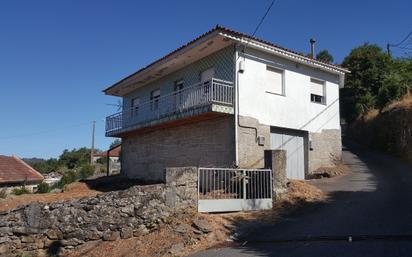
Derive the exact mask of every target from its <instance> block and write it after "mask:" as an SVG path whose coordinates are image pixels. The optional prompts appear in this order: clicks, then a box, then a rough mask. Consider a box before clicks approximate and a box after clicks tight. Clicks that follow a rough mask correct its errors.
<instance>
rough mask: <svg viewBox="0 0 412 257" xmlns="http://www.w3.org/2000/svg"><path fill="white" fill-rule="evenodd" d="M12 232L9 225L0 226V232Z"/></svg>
mask: <svg viewBox="0 0 412 257" xmlns="http://www.w3.org/2000/svg"><path fill="white" fill-rule="evenodd" d="M11 232H12V229H11V228H9V227H1V228H0V234H9V233H11Z"/></svg>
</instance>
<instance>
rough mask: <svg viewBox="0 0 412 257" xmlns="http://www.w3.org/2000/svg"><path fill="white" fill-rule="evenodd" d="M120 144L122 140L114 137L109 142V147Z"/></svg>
mask: <svg viewBox="0 0 412 257" xmlns="http://www.w3.org/2000/svg"><path fill="white" fill-rule="evenodd" d="M121 144H122V141H121V140H120V139H119V138H116V139H115V140H114V141H113V142H112V143H111V144H110V146H109V148H113V147H116V146H118V145H121Z"/></svg>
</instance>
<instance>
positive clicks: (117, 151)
mask: <svg viewBox="0 0 412 257" xmlns="http://www.w3.org/2000/svg"><path fill="white" fill-rule="evenodd" d="M121 150H122V147H121V146H118V147H116V148H114V149H113V150H111V151H110V157H120V151H121ZM94 156H100V157H106V156H107V151H105V152H99V153H95V154H94Z"/></svg>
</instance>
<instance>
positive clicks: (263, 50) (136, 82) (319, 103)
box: [104, 26, 348, 180]
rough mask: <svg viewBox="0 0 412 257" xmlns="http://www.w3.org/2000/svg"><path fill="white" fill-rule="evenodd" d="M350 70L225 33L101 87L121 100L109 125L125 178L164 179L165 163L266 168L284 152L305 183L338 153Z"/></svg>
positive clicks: (211, 34)
mask: <svg viewBox="0 0 412 257" xmlns="http://www.w3.org/2000/svg"><path fill="white" fill-rule="evenodd" d="M346 72H348V71H347V70H345V69H343V68H341V67H338V66H335V65H331V64H327V63H323V62H320V61H317V60H315V59H312V58H308V57H306V56H302V55H301V54H298V53H296V52H293V51H291V50H288V49H285V48H283V47H280V46H277V45H275V44H273V43H270V42H267V41H264V40H261V39H258V38H255V37H252V36H249V35H246V34H243V33H239V32H236V31H233V30H230V29H227V28H224V27H220V26H217V27H216V28H214V29H212V30H210V31H208V32H206V33H205V34H203V35H201V36H199V37H198V38H196V39H194V40H193V41H191V42H189V43H187V44H186V45H183V46H182V47H180V48H178V49H176V50H175V51H173V52H171V53H169V54H167V55H166V56H164V57H162V58H161V59H159V60H157V61H155V62H153V63H151V64H150V65H148V66H146V67H144V68H142V69H140V70H138V71H137V72H135V73H133V74H132V75H130V76H128V77H126V78H124V79H122V80H121V81H119V82H117V83H115V84H114V85H113V86H111V87H109V88H107V89H105V90H104V93H105V94H107V95H112V96H118V97H122V98H123V110H122V111H121V112H120V113H116V114H113V115H111V116H108V117H107V119H106V136H109V137H121V138H122V158H121V160H122V174H124V175H125V176H127V177H129V178H138V179H144V180H162V179H163V171H164V169H165V167H182V166H202V167H234V166H235V167H241V168H263V166H264V151H265V150H270V149H284V150H286V152H287V176H288V177H289V178H292V179H304V178H305V176H306V175H307V174H308V173H310V172H311V171H313V170H315V169H317V168H319V167H321V166H331V165H333V162H334V160H335V159H339V158H340V157H341V129H340V115H339V88H340V87H343V83H344V76H345V73H346Z"/></svg>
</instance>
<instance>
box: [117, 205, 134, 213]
mask: <svg viewBox="0 0 412 257" xmlns="http://www.w3.org/2000/svg"><path fill="white" fill-rule="evenodd" d="M120 211H121V212H122V213H125V214H127V215H129V216H134V205H133V204H131V205H129V206H125V207H122V208H121V209H120Z"/></svg>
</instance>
